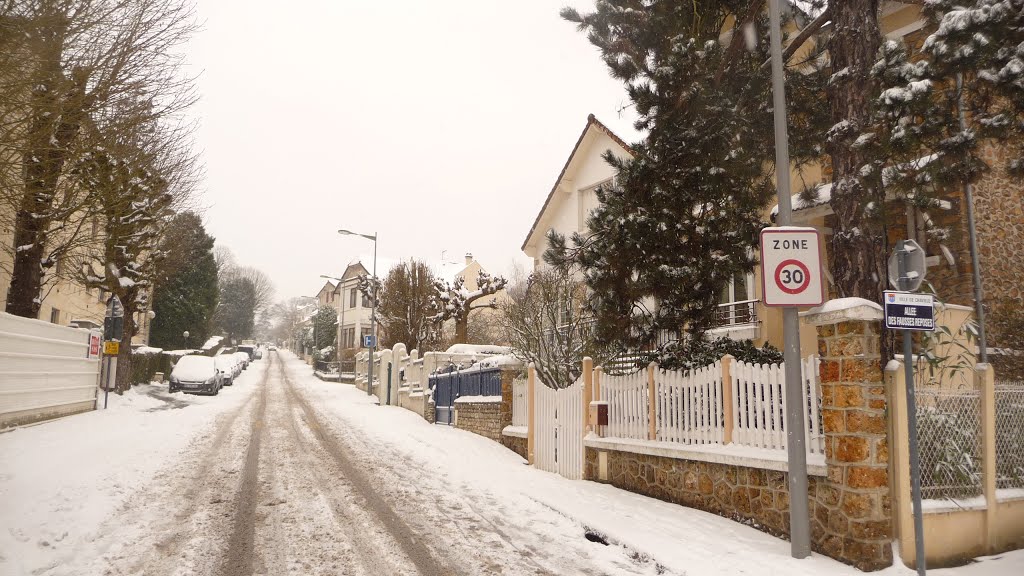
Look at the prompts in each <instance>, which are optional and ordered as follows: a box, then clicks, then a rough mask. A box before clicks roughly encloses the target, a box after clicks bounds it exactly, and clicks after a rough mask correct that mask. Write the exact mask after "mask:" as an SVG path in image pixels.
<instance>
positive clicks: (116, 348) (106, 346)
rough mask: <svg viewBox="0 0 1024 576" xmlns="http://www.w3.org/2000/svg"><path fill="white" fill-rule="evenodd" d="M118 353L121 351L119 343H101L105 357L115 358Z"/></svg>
mask: <svg viewBox="0 0 1024 576" xmlns="http://www.w3.org/2000/svg"><path fill="white" fill-rule="evenodd" d="M120 351H121V343H120V342H104V343H103V353H104V354H106V355H107V356H117V354H118V353H119V352H120Z"/></svg>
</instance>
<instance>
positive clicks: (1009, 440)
mask: <svg viewBox="0 0 1024 576" xmlns="http://www.w3.org/2000/svg"><path fill="white" fill-rule="evenodd" d="M995 412H996V488H1024V384H1021V383H1017V384H1016V385H1014V384H1001V385H997V386H996V388H995Z"/></svg>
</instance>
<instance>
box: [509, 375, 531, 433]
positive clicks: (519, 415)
mask: <svg viewBox="0 0 1024 576" xmlns="http://www.w3.org/2000/svg"><path fill="white" fill-rule="evenodd" d="M526 389H527V383H526V379H525V378H516V379H515V380H513V381H512V425H513V426H526V425H527V419H526V411H527V406H526V401H527V398H526Z"/></svg>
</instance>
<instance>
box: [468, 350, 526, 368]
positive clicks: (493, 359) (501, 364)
mask: <svg viewBox="0 0 1024 576" xmlns="http://www.w3.org/2000/svg"><path fill="white" fill-rule="evenodd" d="M476 365H477V366H479V367H480V368H481V369H483V368H521V367H522V366H523V361H522V360H520V359H519V358H516V357H515V355H513V354H499V355H497V356H490V357H488V358H484V359H483V360H481V361H480V362H478V363H477V364H476Z"/></svg>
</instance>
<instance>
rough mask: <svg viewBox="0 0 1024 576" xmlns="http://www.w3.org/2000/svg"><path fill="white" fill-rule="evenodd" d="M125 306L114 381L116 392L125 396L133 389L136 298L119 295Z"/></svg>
mask: <svg viewBox="0 0 1024 576" xmlns="http://www.w3.org/2000/svg"><path fill="white" fill-rule="evenodd" d="M118 298H122V300H121V303H122V305H123V306H124V333H123V334H122V335H121V347H120V349H119V350H118V352H117V374H116V378H115V380H114V383H115V390H117V393H118V394H123V393H124V392H125V391H127V390H129V389H131V387H132V384H134V382H132V336H135V330H136V329H137V328H138V327H137V326H136V325H135V296H134V295H132V296H125V295H118Z"/></svg>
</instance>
